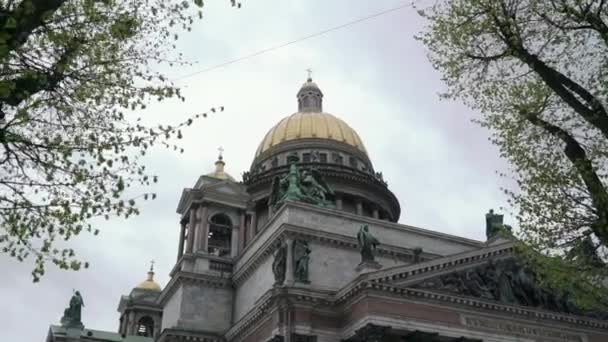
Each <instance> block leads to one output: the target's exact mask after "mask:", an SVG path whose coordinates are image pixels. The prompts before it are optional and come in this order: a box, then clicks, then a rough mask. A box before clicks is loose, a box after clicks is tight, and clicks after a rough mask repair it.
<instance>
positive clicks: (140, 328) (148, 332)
mask: <svg viewBox="0 0 608 342" xmlns="http://www.w3.org/2000/svg"><path fill="white" fill-rule="evenodd" d="M137 335H138V336H145V337H154V320H153V319H152V317H150V316H144V317H142V318H140V319H139V322H137Z"/></svg>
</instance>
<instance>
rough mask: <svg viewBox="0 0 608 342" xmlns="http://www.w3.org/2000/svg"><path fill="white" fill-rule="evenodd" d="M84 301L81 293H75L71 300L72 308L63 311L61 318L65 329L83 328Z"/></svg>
mask: <svg viewBox="0 0 608 342" xmlns="http://www.w3.org/2000/svg"><path fill="white" fill-rule="evenodd" d="M83 306H84V301H83V300H82V296H81V295H80V292H79V291H75V292H74V294H73V295H72V298H71V299H70V306H69V307H67V308H66V309H65V310H64V311H63V317H61V325H62V326H64V327H72V328H83V327H84V325H83V324H82V307H83Z"/></svg>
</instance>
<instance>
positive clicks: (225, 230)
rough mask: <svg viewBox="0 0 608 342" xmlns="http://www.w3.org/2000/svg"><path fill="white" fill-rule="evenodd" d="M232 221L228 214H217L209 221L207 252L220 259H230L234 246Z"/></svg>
mask: <svg viewBox="0 0 608 342" xmlns="http://www.w3.org/2000/svg"><path fill="white" fill-rule="evenodd" d="M231 239H232V221H231V220H230V217H228V215H226V214H216V215H214V216H213V217H211V220H209V237H208V240H207V241H208V242H207V252H208V253H209V254H213V255H216V256H220V257H230V253H231V251H230V248H231V246H232V241H231Z"/></svg>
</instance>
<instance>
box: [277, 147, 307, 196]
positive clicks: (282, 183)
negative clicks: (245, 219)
mask: <svg viewBox="0 0 608 342" xmlns="http://www.w3.org/2000/svg"><path fill="white" fill-rule="evenodd" d="M298 160H299V158H298V156H297V154H295V155H294V154H292V155H289V156H288V157H287V161H288V162H289V172H288V173H287V175H285V176H283V178H279V177H278V176H277V177H275V178H274V180H273V182H272V187H271V190H270V199H269V204H270V205H271V206H274V207H275V208H276V207H278V206H279V205H280V204H281V203H283V202H284V201H285V200H290V201H299V200H301V199H303V198H304V197H305V195H304V194H303V193H302V190H301V189H300V186H301V185H300V171H298V167H297V166H296V163H297V162H298Z"/></svg>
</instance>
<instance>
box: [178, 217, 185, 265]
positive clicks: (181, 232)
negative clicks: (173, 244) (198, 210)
mask: <svg viewBox="0 0 608 342" xmlns="http://www.w3.org/2000/svg"><path fill="white" fill-rule="evenodd" d="M180 226H181V228H180V230H179V246H178V247H177V260H179V258H181V257H182V255H184V239H185V238H186V236H185V235H186V222H183V221H182V222H181V224H180Z"/></svg>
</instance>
